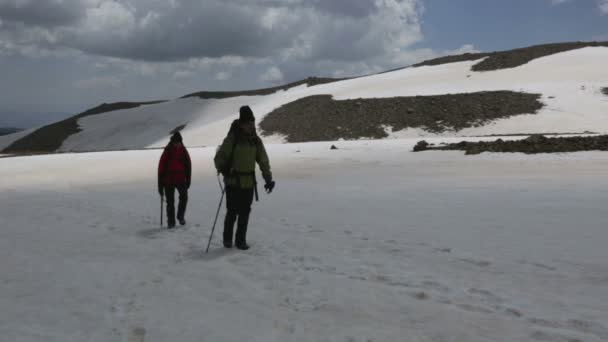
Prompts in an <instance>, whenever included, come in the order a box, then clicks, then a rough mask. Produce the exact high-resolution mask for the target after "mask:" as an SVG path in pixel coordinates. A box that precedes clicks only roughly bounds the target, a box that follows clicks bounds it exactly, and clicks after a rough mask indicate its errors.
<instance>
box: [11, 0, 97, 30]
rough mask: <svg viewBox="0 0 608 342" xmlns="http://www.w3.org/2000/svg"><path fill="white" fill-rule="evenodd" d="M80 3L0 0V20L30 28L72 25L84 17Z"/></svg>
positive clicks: (73, 0)
mask: <svg viewBox="0 0 608 342" xmlns="http://www.w3.org/2000/svg"><path fill="white" fill-rule="evenodd" d="M84 9H85V7H84V5H83V2H82V1H76V0H66V1H53V0H0V20H2V21H7V22H16V23H23V24H26V25H32V26H42V27H55V26H61V25H71V24H74V23H75V22H76V21H78V19H80V18H82V16H83V15H84Z"/></svg>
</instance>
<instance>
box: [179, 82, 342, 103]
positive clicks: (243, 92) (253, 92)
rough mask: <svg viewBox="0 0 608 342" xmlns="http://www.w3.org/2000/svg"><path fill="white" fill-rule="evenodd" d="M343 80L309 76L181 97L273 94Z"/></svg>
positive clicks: (216, 97) (222, 97)
mask: <svg viewBox="0 0 608 342" xmlns="http://www.w3.org/2000/svg"><path fill="white" fill-rule="evenodd" d="M343 80H345V78H328V77H309V78H307V79H304V80H301V81H297V82H292V83H289V84H285V85H282V86H277V87H272V88H262V89H255V90H239V91H201V92H197V93H193V94H189V95H186V96H183V97H182V98H188V97H198V98H201V99H226V98H230V97H237V96H262V95H270V94H274V93H276V92H277V91H279V90H287V89H290V88H294V87H297V86H301V85H304V84H305V85H307V86H309V87H313V86H316V85H319V84H326V83H332V82H338V81H343Z"/></svg>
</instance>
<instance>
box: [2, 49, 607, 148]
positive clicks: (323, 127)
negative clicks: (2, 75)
mask: <svg viewBox="0 0 608 342" xmlns="http://www.w3.org/2000/svg"><path fill="white" fill-rule="evenodd" d="M606 60H608V42H573V43H555V44H544V45H536V46H531V47H525V48H518V49H513V50H509V51H499V52H490V53H468V54H462V55H458V56H446V57H441V58H436V59H432V60H428V61H424V62H421V63H418V64H416V65H413V66H411V67H408V68H402V69H397V70H392V71H387V72H384V73H380V74H374V75H369V76H362V77H355V78H348V79H339V78H326V77H309V78H306V79H304V80H300V81H297V82H292V83H289V84H285V85H282V86H277V87H271V88H263V89H255V90H242V91H201V92H196V93H192V94H188V95H185V96H183V97H181V98H178V99H174V100H171V101H156V102H120V103H113V104H102V105H100V106H98V107H95V108H92V109H90V110H87V111H85V112H83V113H80V114H78V115H75V116H73V117H71V118H68V119H65V120H62V121H58V122H56V123H53V124H50V125H47V126H44V127H42V128H40V129H37V130H35V131H34V132H32V133H30V132H29V131H28V132H23V133H22V134H20V135H18V136H15V137H12V136H8V137H3V139H0V146H2V147H4V146H7V148H6V149H4V150H3V151H2V152H3V153H40V152H42V153H44V152H55V151H107V150H126V149H143V148H156V147H161V146H164V145H166V143H167V141H168V137H169V135H170V132H172V131H174V130H176V129H179V130H181V132H182V135H183V136H184V141H185V142H187V144H188V146H212V145H215V144H217V143H218V142H219V141H221V140H222V139H223V137H224V134H225V132H226V131H227V129H228V128H229V127H230V124H231V122H232V121H233V120H234V119H235V118H236V117H238V108H239V107H240V106H242V105H244V104H247V105H250V106H251V107H252V108H253V110H254V112H255V116H256V119H257V122H258V124H259V128H260V134H261V135H262V136H263V138H264V139H265V141H269V142H272V143H282V142H307V141H335V140H338V139H362V138H377V139H383V138H403V137H423V136H428V135H429V134H431V135H438V136H446V137H448V136H463V137H464V136H480V135H481V136H485V135H510V134H535V133H547V132H555V133H565V132H568V133H577V132H578V133H580V132H586V131H594V132H598V133H608V122H607V121H606V120H605V119H604V116H605V113H607V112H608V101H606V97H605V96H604V95H603V94H606V95H608V89H606V86H607V84H606V80H607V79H608V69H607V68H605V61H606ZM530 61H535V63H529V62H530ZM455 62H461V63H455ZM423 66H424V68H422V67H423ZM497 70H500V72H495V71H497ZM481 71H483V73H481ZM161 102H163V103H161ZM89 116H94V117H92V118H88V117H89ZM83 118H84V119H83ZM81 119H82V120H81ZM18 138H20V139H18ZM2 147H0V149H1V148H2Z"/></svg>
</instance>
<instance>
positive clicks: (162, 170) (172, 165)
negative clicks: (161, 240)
mask: <svg viewBox="0 0 608 342" xmlns="http://www.w3.org/2000/svg"><path fill="white" fill-rule="evenodd" d="M191 174H192V164H191V162H190V155H189V154H188V151H187V150H186V147H184V145H183V144H182V136H181V134H179V132H176V133H174V134H173V136H171V140H170V141H169V144H167V147H165V150H164V151H163V154H162V155H161V157H160V161H159V163H158V193H159V194H160V196H161V197H162V196H163V193H164V194H165V195H166V196H167V224H168V227H169V229H171V228H173V227H175V189H177V192H178V193H179V205H178V207H177V220H178V221H179V224H181V225H182V226H183V225H185V224H186V220H185V219H184V215H185V214H186V204H187V203H188V189H189V188H190V179H191V178H190V176H191Z"/></svg>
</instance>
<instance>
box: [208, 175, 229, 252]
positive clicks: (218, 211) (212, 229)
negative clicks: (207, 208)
mask: <svg viewBox="0 0 608 342" xmlns="http://www.w3.org/2000/svg"><path fill="white" fill-rule="evenodd" d="M217 182H218V184H219V185H220V189H221V190H222V197H220V205H218V207H217V213H215V220H214V221H213V228H211V235H210V236H209V242H208V243H207V251H205V254H206V253H209V246H211V239H212V238H213V232H214V231H215V224H216V223H217V217H218V216H219V215H220V209H222V202H223V201H224V194H225V193H226V191H225V190H224V187H223V186H222V182H221V180H220V175H219V173H218V175H217Z"/></svg>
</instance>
